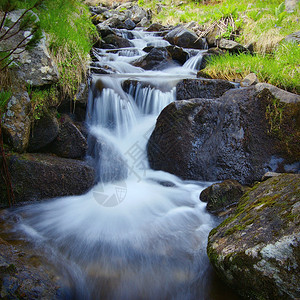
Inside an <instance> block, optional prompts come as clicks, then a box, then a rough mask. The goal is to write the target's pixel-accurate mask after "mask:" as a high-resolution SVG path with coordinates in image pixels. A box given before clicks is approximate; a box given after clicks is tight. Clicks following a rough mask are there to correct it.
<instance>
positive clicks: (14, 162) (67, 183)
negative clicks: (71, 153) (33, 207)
mask: <svg viewBox="0 0 300 300" xmlns="http://www.w3.org/2000/svg"><path fill="white" fill-rule="evenodd" d="M7 159H8V170H9V172H10V174H11V181H12V188H13V191H14V194H15V202H16V203H15V204H16V205H20V204H22V203H23V202H26V201H39V200H42V199H45V198H53V197H59V196H68V195H79V194H83V193H85V192H86V191H87V190H89V189H90V188H91V187H92V186H93V184H94V181H95V172H94V169H93V168H92V167H90V166H89V165H88V164H87V163H86V162H84V161H80V160H74V159H66V158H60V157H56V156H52V155H47V154H41V153H34V154H23V155H17V154H10V155H9V156H8V158H7ZM0 163H1V162H0ZM0 199H1V202H0V206H1V207H5V206H7V205H8V203H7V201H6V186H5V184H4V182H3V181H1V182H0Z"/></svg>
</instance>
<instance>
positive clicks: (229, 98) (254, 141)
mask: <svg viewBox="0 0 300 300" xmlns="http://www.w3.org/2000/svg"><path fill="white" fill-rule="evenodd" d="M147 151H148V159H149V163H150V166H151V168H153V169H156V170H163V171H167V172H170V173H172V174H175V175H177V176H180V177H182V178H184V179H194V180H207V181H216V180H225V179H235V180H237V181H239V182H240V183H241V184H251V183H253V182H254V181H256V180H260V179H261V177H262V176H263V175H264V174H265V173H266V172H267V171H277V172H284V171H285V170H286V171H289V172H291V171H293V172H299V169H300V168H299V160H300V96H298V95H295V94H291V93H288V92H286V91H283V90H281V89H279V88H276V87H274V86H271V85H267V84H257V85H256V86H251V87H248V88H243V89H231V90H229V91H227V92H226V93H225V94H224V95H223V96H222V97H220V98H218V99H215V100H209V99H194V100H190V101H175V102H173V103H171V104H170V105H168V106H167V107H166V108H165V109H164V110H163V111H162V112H161V114H160V116H159V117H158V119H157V123H156V126H155V129H154V131H153V133H152V135H151V137H150V139H149V142H148V146H147Z"/></svg>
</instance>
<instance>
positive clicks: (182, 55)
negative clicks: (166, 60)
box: [166, 46, 189, 65]
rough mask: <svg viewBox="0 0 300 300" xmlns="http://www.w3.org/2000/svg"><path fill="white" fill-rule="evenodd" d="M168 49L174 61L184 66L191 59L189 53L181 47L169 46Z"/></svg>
mask: <svg viewBox="0 0 300 300" xmlns="http://www.w3.org/2000/svg"><path fill="white" fill-rule="evenodd" d="M166 48H167V50H168V51H169V53H170V55H171V56H172V59H173V60H175V61H177V62H178V63H180V64H181V65H183V64H184V63H185V62H186V61H187V59H188V58H189V55H188V53H187V52H186V51H184V50H183V49H182V48H181V47H178V46H167V47H166Z"/></svg>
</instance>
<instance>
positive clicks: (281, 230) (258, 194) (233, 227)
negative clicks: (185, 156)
mask: <svg viewBox="0 0 300 300" xmlns="http://www.w3.org/2000/svg"><path fill="white" fill-rule="evenodd" d="M299 216H300V175H292V174H282V175H280V176H278V177H274V178H270V179H268V180H267V181H265V182H263V183H259V184H257V185H256V186H254V187H253V188H252V189H251V190H250V191H249V192H247V193H246V194H245V195H244V196H243V197H242V199H241V200H240V202H239V205H238V207H237V209H236V211H235V213H234V214H233V215H232V216H230V217H229V218H228V219H226V220H225V221H224V222H223V223H221V224H220V225H219V226H218V227H217V228H215V229H213V230H212V231H211V232H210V235H209V240H208V246H207V253H208V256H209V259H210V261H211V263H212V265H213V266H214V268H215V270H216V271H217V273H218V275H219V276H220V277H221V278H222V279H223V280H224V281H225V282H227V284H229V285H230V286H231V287H232V288H234V289H235V290H236V291H238V292H239V293H240V294H241V295H242V296H244V297H245V298H246V299H270V300H271V299H298V298H299V297H300V260H299V253H300V229H299V228H300V227H299V225H300V224H299V222H300V219H299Z"/></svg>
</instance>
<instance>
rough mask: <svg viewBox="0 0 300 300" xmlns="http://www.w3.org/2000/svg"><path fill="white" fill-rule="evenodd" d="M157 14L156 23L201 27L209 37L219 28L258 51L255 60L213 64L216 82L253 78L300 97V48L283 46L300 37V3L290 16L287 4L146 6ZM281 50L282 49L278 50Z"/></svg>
mask: <svg viewBox="0 0 300 300" xmlns="http://www.w3.org/2000/svg"><path fill="white" fill-rule="evenodd" d="M140 2H143V5H144V6H145V7H148V8H151V9H152V10H153V11H154V21H155V22H161V23H163V24H170V25H176V24H178V23H180V22H184V23H188V22H191V21H195V22H196V23H197V24H198V25H199V28H200V29H201V31H199V32H198V34H199V33H200V34H201V32H203V33H204V34H205V32H206V30H208V29H209V27H212V26H215V25H217V26H218V27H219V28H220V29H221V30H220V31H221V33H220V35H219V36H218V37H223V38H226V39H233V40H236V41H237V42H239V43H241V44H243V45H252V46H253V49H254V55H250V54H241V55H229V54H227V55H225V56H219V57H215V58H213V59H212V60H211V61H210V62H209V65H208V67H207V68H206V69H205V70H204V71H205V72H206V73H207V74H208V75H210V76H211V77H213V78H224V79H228V80H233V79H241V78H243V77H244V76H245V75H247V74H249V72H254V73H256V74H257V76H258V79H259V80H260V81H262V82H268V83H271V84H273V85H276V86H279V87H281V88H283V89H286V90H289V91H291V92H295V93H298V94H299V93H300V90H299V89H300V88H299V79H300V78H299V76H300V75H299V74H300V70H299V68H300V61H299V60H300V55H299V54H300V47H299V46H298V45H296V44H280V45H279V42H280V41H281V40H282V39H284V37H285V36H287V35H289V34H291V33H293V32H296V31H299V30H300V22H299V13H300V3H298V6H297V8H296V9H295V11H294V12H293V13H287V12H286V11H285V6H284V2H283V0H264V1H263V0H250V1H239V0H210V1H209V0H207V1H191V0H186V1H180V2H179V0H178V1H177V2H178V3H177V4H178V5H176V0H172V1H171V0H163V1H149V0H140ZM278 45H279V46H278Z"/></svg>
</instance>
